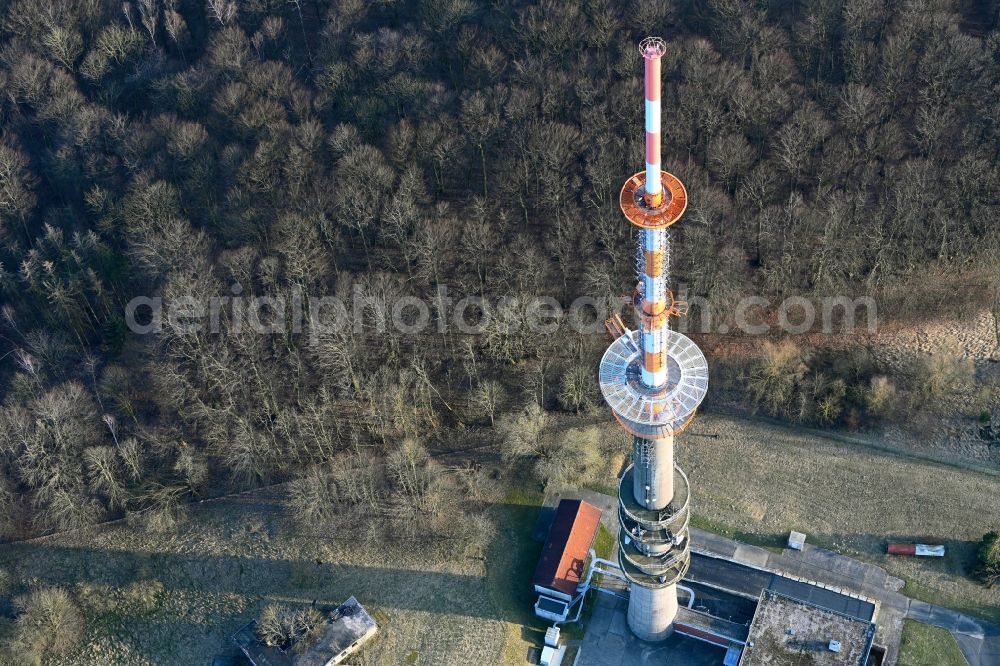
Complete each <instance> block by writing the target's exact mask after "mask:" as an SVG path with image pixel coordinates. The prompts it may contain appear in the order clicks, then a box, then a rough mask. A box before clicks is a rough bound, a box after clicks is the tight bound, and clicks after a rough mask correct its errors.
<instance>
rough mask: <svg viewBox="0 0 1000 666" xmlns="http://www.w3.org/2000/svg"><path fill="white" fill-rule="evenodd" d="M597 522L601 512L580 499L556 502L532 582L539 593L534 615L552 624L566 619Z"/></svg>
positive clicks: (593, 537) (581, 575) (594, 534)
mask: <svg viewBox="0 0 1000 666" xmlns="http://www.w3.org/2000/svg"><path fill="white" fill-rule="evenodd" d="M600 523H601V510H600V509H598V508H597V507H596V506H594V505H593V504H589V503H587V502H584V501H583V500H579V499H564V500H562V501H561V502H559V506H558V508H557V509H556V514H555V517H554V518H553V520H552V526H551V527H550V528H549V535H548V538H546V539H545V545H544V546H543V547H542V554H541V557H540V558H539V559H538V566H537V567H536V568H535V576H534V578H533V579H532V584H533V585H534V589H535V592H537V593H538V594H539V597H538V601H537V602H536V603H535V614H536V615H538V616H539V617H542V618H545V619H547V620H552V621H554V622H561V621H563V620H565V619H566V617H567V616H568V614H569V606H570V605H571V603H572V601H573V598H574V597H575V596H576V588H577V586H578V585H579V584H580V583H581V582H582V581H583V577H584V567H585V566H586V562H587V557H588V555H589V554H590V548H591V546H593V545H594V539H595V538H596V537H597V528H598V527H599V526H600Z"/></svg>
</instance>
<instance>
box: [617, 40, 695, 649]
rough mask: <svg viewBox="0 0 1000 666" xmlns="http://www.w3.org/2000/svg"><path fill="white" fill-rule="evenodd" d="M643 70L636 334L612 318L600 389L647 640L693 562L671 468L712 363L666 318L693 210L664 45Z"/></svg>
mask: <svg viewBox="0 0 1000 666" xmlns="http://www.w3.org/2000/svg"><path fill="white" fill-rule="evenodd" d="M640 50H641V52H642V55H643V60H644V62H645V105H646V106H645V108H646V114H645V134H646V141H645V144H646V169H645V171H643V172H639V173H637V174H635V175H634V176H632V177H631V178H629V179H628V180H627V181H626V182H625V186H624V187H623V188H622V191H621V195H620V202H621V207H622V212H623V213H624V214H625V217H626V218H627V219H628V220H629V222H631V223H632V224H633V225H635V226H636V227H639V233H638V237H639V238H638V241H639V253H638V256H639V262H638V264H639V266H638V268H639V271H638V273H639V275H638V278H639V279H638V284H637V285H636V290H635V295H634V297H633V305H634V309H635V315H636V321H637V324H638V330H636V331H630V330H627V329H625V327H624V324H623V323H622V322H621V319H620V318H617V317H613V318H612V319H610V320H608V330H609V331H611V332H612V335H613V337H614V338H615V339H614V342H612V344H611V346H610V347H609V348H608V350H607V351H606V352H605V353H604V357H603V358H602V359H601V370H600V385H601V391H602V393H603V394H604V398H605V400H606V401H607V402H608V404H609V405H610V406H611V409H612V411H613V412H614V415H615V418H616V419H617V420H618V422H619V424H620V425H621V426H622V427H623V428H624V429H625V430H627V431H628V432H630V433H631V434H632V435H633V447H632V465H631V466H629V468H628V469H626V470H625V473H624V474H623V475H622V478H621V481H620V483H619V487H618V502H619V511H618V515H619V520H620V522H621V531H620V533H619V542H618V562H619V564H620V565H621V568H622V571H623V573H624V574H625V577H626V578H627V579H628V580H629V581H630V595H631V596H630V601H629V611H628V623H629V627H631V629H632V632H633V633H634V634H635V635H636V636H638V637H639V638H641V639H643V640H649V641H656V640H661V639H663V638H665V637H666V636H668V635H669V634H670V632H671V631H672V629H673V621H674V619H675V617H676V616H677V589H676V585H677V583H678V582H679V581H680V580H681V578H683V577H684V574H685V573H686V572H687V569H688V566H689V564H690V561H691V556H690V550H689V546H688V520H689V507H688V502H689V498H690V488H689V486H688V481H687V477H686V476H685V475H684V472H682V471H681V469H680V468H679V467H677V466H676V465H675V464H674V435H675V434H676V433H678V432H680V431H681V430H683V429H684V428H685V427H686V426H687V424H688V423H690V421H691V419H692V418H693V417H694V413H695V410H696V409H697V408H698V405H699V404H700V403H701V401H702V399H703V398H704V396H705V392H706V390H707V389H708V364H707V363H706V362H705V357H704V355H703V354H702V353H701V350H700V349H698V347H697V346H696V345H695V344H694V342H692V341H691V340H689V339H688V338H687V337H686V336H684V335H681V334H680V333H677V332H675V331H672V330H670V327H669V318H670V317H671V316H673V315H680V314H684V313H685V312H686V310H687V308H686V304H684V303H680V302H678V301H675V300H674V297H673V294H672V293H671V292H670V290H669V289H668V288H667V283H668V279H669V269H670V239H669V236H668V234H667V228H668V227H670V226H671V225H672V224H674V223H675V222H677V221H678V220H679V219H680V218H681V216H682V215H683V214H684V211H685V210H686V209H687V191H686V190H685V189H684V185H683V184H682V183H681V181H680V180H678V179H677V178H676V177H675V176H673V175H672V174H669V173H667V172H665V171H663V169H662V165H661V163H660V140H661V139H660V134H661V119H660V77H661V72H660V61H661V58H662V56H663V54H664V52H665V51H666V45H665V44H664V42H663V40H661V39H657V38H647V39H645V40H643V41H642V43H641V44H640Z"/></svg>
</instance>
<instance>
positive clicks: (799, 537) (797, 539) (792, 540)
mask: <svg viewBox="0 0 1000 666" xmlns="http://www.w3.org/2000/svg"><path fill="white" fill-rule="evenodd" d="M805 545H806V535H805V534H803V533H802V532H792V533H791V534H789V535H788V547H789V548H791V549H792V550H802V549H803V548H804V547H805Z"/></svg>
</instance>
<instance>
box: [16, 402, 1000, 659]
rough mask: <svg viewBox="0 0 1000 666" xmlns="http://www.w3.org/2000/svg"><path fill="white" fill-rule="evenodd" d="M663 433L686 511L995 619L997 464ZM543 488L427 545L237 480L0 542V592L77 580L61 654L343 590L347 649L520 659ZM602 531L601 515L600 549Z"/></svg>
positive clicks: (146, 650)
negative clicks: (832, 555)
mask: <svg viewBox="0 0 1000 666" xmlns="http://www.w3.org/2000/svg"><path fill="white" fill-rule="evenodd" d="M590 427H595V428H614V427H615V426H614V425H613V424H611V423H608V424H605V425H598V426H590ZM677 443H678V460H679V462H680V464H681V465H682V466H683V467H684V468H685V470H687V472H688V474H689V476H690V478H691V481H692V488H693V498H692V501H693V506H694V509H695V514H696V515H695V521H694V522H695V524H697V525H699V526H701V527H705V528H707V529H711V530H713V531H716V532H720V533H722V534H726V535H728V536H732V537H735V538H739V539H743V540H746V541H751V542H754V543H759V544H762V545H765V546H769V547H772V548H780V546H781V545H782V543H783V541H784V538H785V536H786V534H787V532H788V530H790V529H797V530H800V531H804V532H806V533H807V534H808V535H809V539H810V542H812V543H817V544H820V545H823V546H827V547H830V548H835V549H837V550H840V551H842V552H846V553H848V554H852V555H856V556H859V557H861V558H863V559H868V560H873V561H876V562H878V563H880V564H882V565H883V566H885V567H886V568H887V569H889V570H890V571H891V572H892V573H894V574H895V575H898V576H900V577H902V578H904V579H905V580H906V581H907V587H906V589H905V590H904V591H905V592H907V593H908V594H910V595H912V596H915V597H918V598H922V599H926V600H929V601H933V602H936V603H941V604H944V605H949V606H952V607H956V608H959V609H961V610H964V611H966V612H970V613H974V614H978V615H981V616H984V617H988V618H992V619H994V620H997V619H1000V591H990V590H986V589H985V588H983V587H982V586H980V585H979V584H977V583H975V582H973V581H972V580H970V579H969V578H968V577H967V573H968V572H969V571H970V569H971V568H972V566H973V563H974V550H975V545H976V541H977V540H978V539H979V538H980V537H981V536H982V534H983V533H984V532H986V531H987V530H988V529H990V528H993V527H996V521H997V520H998V519H997V518H996V517H997V516H1000V476H994V475H990V474H983V473H980V472H976V471H973V470H968V469H961V468H953V467H948V466H944V465H940V464H937V463H934V462H931V461H926V460H914V459H909V458H905V457H900V456H897V455H893V454H892V453H890V452H887V451H884V450H876V449H866V448H864V447H860V446H858V445H856V444H850V443H843V442H837V441H832V440H828V439H826V438H823V437H820V436H817V435H816V434H802V433H797V432H795V431H794V430H792V429H786V428H781V427H776V426H774V425H770V424H761V423H757V422H752V421H746V420H740V419H736V418H729V417H722V416H713V415H705V416H702V417H701V418H700V419H698V420H696V421H695V423H694V424H693V425H692V427H691V428H690V429H689V430H688V431H687V432H685V434H684V436H683V437H680V438H678V442H677ZM612 481H613V479H611V478H609V479H608V480H607V484H610V485H613V483H612ZM607 484H605V483H600V480H598V484H597V485H601V486H603V485H607ZM541 500H542V497H541V495H540V494H539V493H537V492H534V491H527V490H516V489H515V490H508V491H506V492H505V493H504V494H503V495H502V496H498V497H497V499H496V501H495V504H494V505H493V507H492V508H491V509H490V510H489V517H490V519H491V520H492V522H493V524H494V525H495V526H496V531H495V534H494V537H493V539H492V541H491V542H490V543H489V544H487V545H486V547H485V548H484V549H483V551H482V552H480V553H473V554H468V555H462V556H455V555H452V556H436V557H428V556H426V555H422V554H420V553H418V552H414V551H413V550H411V549H409V548H407V547H406V546H405V544H375V543H373V542H372V541H370V540H369V539H368V538H367V536H366V535H365V534H363V533H362V534H357V533H354V532H350V531H344V532H334V533H329V532H322V533H317V532H315V531H312V532H309V533H306V532H302V531H300V530H298V529H296V528H294V527H293V526H292V525H291V524H290V522H289V521H288V520H287V518H286V517H285V516H284V514H283V513H282V511H281V507H280V497H279V496H277V495H275V494H274V493H270V494H268V493H265V494H263V495H262V494H257V495H246V496H242V497H239V498H235V499H227V500H224V501H220V502H214V503H206V504H204V505H201V506H199V507H198V508H196V509H195V510H194V511H193V514H192V517H191V519H190V520H188V521H187V522H186V523H185V524H184V525H183V526H182V527H181V528H180V529H179V530H178V531H177V532H175V533H171V534H159V533H149V532H145V531H142V530H140V529H139V528H134V527H131V526H129V525H125V524H119V525H114V526H110V527H107V528H104V529H100V530H94V531H92V532H89V533H76V534H70V535H62V536H59V537H56V538H50V539H46V540H41V541H36V542H32V543H27V544H18V545H7V546H0V581H8V584H7V585H5V586H0V587H6V588H7V589H0V596H6V597H7V599H8V600H9V599H10V598H11V597H12V596H14V595H17V594H20V593H22V592H24V591H25V590H26V589H29V588H31V587H36V586H42V585H59V586H62V587H65V588H67V589H68V590H70V591H72V592H73V593H74V595H75V596H76V598H77V599H78V600H79V602H80V604H81V606H82V607H83V610H84V613H85V615H86V618H87V627H86V631H85V640H84V643H83V645H82V646H81V647H80V648H79V649H77V650H76V651H75V652H73V653H72V654H70V655H69V656H67V657H66V658H64V659H62V660H61V661H60V662H59V664H61V665H64V666H75V665H77V664H80V665H84V664H87V665H90V664H96V663H107V664H116V665H117V664H123V665H132V664H135V665H140V666H145V665H147V664H157V665H159V664H182V665H184V666H191V665H194V664H201V663H208V662H209V660H210V657H211V656H212V655H214V654H218V653H232V652H233V649H232V647H231V646H230V644H229V637H230V636H231V635H232V633H233V632H235V631H236V630H237V629H238V628H239V627H240V626H242V625H243V624H244V623H246V622H248V621H249V620H251V619H253V618H254V617H256V615H257V614H258V613H259V611H260V609H261V608H263V606H264V605H266V604H267V603H269V602H272V601H279V602H282V603H285V604H289V605H296V604H303V605H304V604H310V603H312V601H313V600H317V601H318V602H319V603H331V602H339V601H341V600H343V599H344V598H346V597H348V596H350V595H352V594H353V595H356V596H357V597H358V598H359V599H360V600H361V601H362V603H364V604H365V605H366V606H368V607H369V608H370V609H371V610H372V611H373V612H374V614H375V616H376V618H377V619H378V620H379V622H380V624H381V626H382V628H383V631H382V633H381V636H380V638H379V639H378V640H377V641H376V642H375V643H374V644H373V645H372V646H371V647H369V648H367V649H366V650H365V651H364V653H363V654H362V655H361V657H360V658H359V659H357V661H356V663H357V664H361V665H368V664H402V663H407V664H418V665H420V664H464V663H470V662H475V663H484V664H521V663H524V659H525V656H526V654H527V650H528V648H529V647H531V646H532V645H537V644H538V643H539V642H540V639H541V636H542V632H543V630H544V626H543V625H542V624H541V623H539V622H538V621H537V620H536V619H535V618H534V616H533V614H532V612H531V608H532V604H533V602H534V596H533V594H532V592H531V586H530V578H531V574H532V572H533V570H534V566H535V563H536V561H537V557H538V553H539V549H540V544H538V543H537V542H534V541H531V539H530V538H529V535H530V533H531V530H532V527H533V525H534V523H535V521H536V519H537V516H538V506H539V504H540V502H541ZM887 540H921V541H929V542H934V543H944V544H945V545H946V546H947V547H948V556H947V557H945V558H943V560H940V561H939V560H933V561H927V560H918V559H914V558H892V559H889V558H887V557H886V556H885V555H884V550H885V542H886V541H887ZM612 541H613V535H611V534H610V533H607V532H606V531H602V533H601V534H600V535H599V538H598V542H597V544H596V547H597V548H598V549H599V550H601V551H605V550H608V549H609V548H610V546H611V544H612ZM0 602H3V599H2V598H0ZM0 632H2V627H0ZM909 633H910V638H909V643H910V647H909V648H907V650H908V651H909V652H908V654H909V655H911V656H912V659H914V660H915V661H909V662H901V663H903V664H910V663H912V664H920V663H934V664H946V663H948V662H943V661H940V660H937V661H930V662H926V661H919V659H921V658H922V657H921V655H922V654H927V650H928V649H931V648H925V647H921V646H922V645H924V644H928V645H937V646H938V648H940V644H941V642H940V641H939V640H938V639H936V638H934V637H933V631H931V630H928V629H923V628H921V627H919V626H917V627H916V628H913V629H910V630H909ZM0 640H2V637H0ZM905 654H906V653H905ZM931 654H933V653H931ZM911 656H908V657H907V658H911ZM935 659H938V658H937V657H935ZM956 663H960V662H956Z"/></svg>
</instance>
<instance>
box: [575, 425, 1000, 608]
mask: <svg viewBox="0 0 1000 666" xmlns="http://www.w3.org/2000/svg"><path fill="white" fill-rule="evenodd" d="M594 427H598V428H614V427H615V426H614V424H611V423H609V424H606V425H599V426H594ZM677 460H678V463H679V464H680V465H681V466H682V467H683V468H684V469H685V471H686V472H687V473H688V476H689V477H690V479H691V487H692V499H691V502H692V507H693V510H694V514H695V515H694V518H693V520H692V522H693V524H694V525H696V526H698V527H702V528H704V529H708V530H711V531H713V532H717V533H720V534H724V535H726V536H729V537H732V538H735V539H740V540H743V541H748V542H751V543H755V544H759V545H762V546H765V547H769V548H772V549H780V548H781V547H783V545H784V543H785V540H786V538H787V535H788V531H789V530H793V529H794V530H798V531H801V532H805V533H806V534H807V535H808V538H809V541H810V542H811V543H814V544H818V545H821V546H824V547H827V548H831V549H833V550H837V551H840V552H843V553H845V554H848V555H852V556H856V557H859V558H861V559H865V560H868V561H873V562H876V563H878V564H879V565H881V566H883V567H885V568H886V569H888V570H889V572H890V573H892V574H893V575H896V576H899V577H900V578H902V579H904V580H905V581H907V586H906V589H905V590H904V591H905V592H906V593H907V594H910V595H911V596H914V597H916V598H920V599H924V600H926V601H930V602H933V603H939V604H942V605H946V606H951V607H954V608H957V609H959V610H962V611H965V612H969V613H972V614H975V615H979V616H982V617H985V618H988V619H992V620H994V621H1000V590H987V589H986V588H984V587H983V586H982V585H980V584H978V583H976V582H975V581H973V580H971V579H970V578H969V575H968V574H969V572H971V571H972V569H973V568H974V566H975V550H976V547H977V542H978V540H979V539H980V538H981V537H982V535H983V534H984V533H985V532H987V531H989V530H990V529H995V528H996V527H997V526H998V524H1000V475H992V474H986V473H981V472H978V471H975V470H970V469H965V468H960V467H950V466H946V465H943V464H939V463H936V462H933V461H928V460H921V459H911V458H907V457H902V456H899V455H895V454H893V453H892V452H889V451H886V450H879V449H873V448H866V447H863V446H860V445H858V444H852V443H845V442H840V441H836V440H831V439H827V438H825V437H822V436H819V435H817V434H815V433H801V432H797V431H796V430H794V429H792V428H785V427H781V426H776V425H773V424H767V423H760V422H757V421H753V420H747V419H740V418H736V417H727V416H719V415H714V414H703V415H701V416H699V418H697V419H695V421H694V423H693V424H692V425H691V427H690V428H689V429H688V430H686V431H685V432H684V434H683V435H681V436H680V437H678V438H677ZM887 541H920V542H927V543H943V544H945V546H946V547H947V553H948V554H947V556H946V557H944V558H942V559H940V560H937V559H922V558H902V557H888V556H886V555H885V546H886V542H887Z"/></svg>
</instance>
